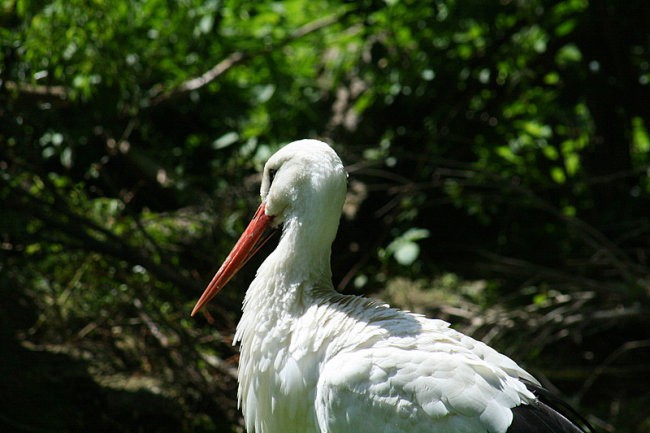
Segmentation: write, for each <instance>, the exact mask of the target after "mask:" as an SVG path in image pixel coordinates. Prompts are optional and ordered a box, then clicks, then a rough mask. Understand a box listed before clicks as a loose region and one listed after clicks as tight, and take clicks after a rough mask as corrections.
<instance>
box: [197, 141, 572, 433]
mask: <svg viewBox="0 0 650 433" xmlns="http://www.w3.org/2000/svg"><path fill="white" fill-rule="evenodd" d="M346 183H347V176H346V173H345V170H344V168H343V165H342V163H341V161H340V159H339V157H338V156H337V155H336V153H335V152H334V151H333V150H332V148H331V147H330V146H328V145H327V144H325V143H322V142H320V141H316V140H300V141H296V142H293V143H291V144H289V145H287V146H285V147H283V148H282V149H280V150H279V151H278V152H277V153H275V154H274V155H273V156H272V157H271V158H270V159H269V161H268V162H267V164H266V166H265V168H264V174H263V181H262V188H261V197H262V204H261V205H260V208H259V209H258V212H257V213H256V215H255V217H254V219H253V221H252V222H251V224H250V225H249V227H248V228H247V229H246V232H245V233H244V234H243V235H242V238H241V239H240V241H239V242H238V244H237V245H236V246H235V248H234V249H233V252H231V254H230V255H229V257H228V258H227V259H226V262H225V263H224V265H223V266H222V268H221V269H220V270H219V272H218V273H217V275H215V278H214V279H213V281H212V283H211V284H210V285H209V286H208V288H207V289H206V291H205V293H204V294H203V296H202V297H201V299H200V300H199V302H198V303H197V306H196V307H195V309H194V311H193V313H192V314H194V313H195V312H196V311H198V310H199V309H200V308H202V307H203V306H204V305H205V304H206V303H207V302H208V301H209V300H210V299H211V298H212V297H213V296H214V295H215V294H216V293H217V292H218V291H219V290H220V289H221V288H222V287H223V286H224V285H225V284H226V283H227V282H228V280H229V279H230V277H231V276H232V275H233V274H234V273H235V272H237V270H239V269H240V268H241V266H243V264H244V263H245V261H246V260H247V259H248V257H250V255H252V254H253V253H254V252H255V248H256V246H257V245H258V243H259V240H260V239H261V238H262V233H263V231H264V229H265V228H266V227H267V226H273V227H277V226H279V225H282V237H281V239H280V242H279V244H278V246H277V248H276V249H275V251H274V252H273V253H271V254H270V255H269V257H268V258H267V259H266V260H265V261H264V263H263V264H262V265H261V266H260V268H259V270H258V271H257V275H256V277H255V279H254V280H253V282H252V283H251V285H250V287H249V289H248V291H247V293H246V298H245V300H244V307H243V315H242V318H241V321H240V322H239V325H238V326H237V333H236V335H235V341H236V342H240V343H241V355H240V365H239V392H238V395H239V403H240V405H241V408H242V411H243V415H244V420H245V424H246V429H247V430H248V432H249V433H253V432H256V433H407V432H410V433H424V432H427V433H433V432H440V433H479V432H481V433H482V432H490V433H504V432H506V431H508V432H511V430H508V429H509V427H510V426H511V424H512V423H513V413H514V412H513V410H512V409H513V408H516V407H520V406H525V405H534V404H535V405H536V404H538V403H539V402H538V398H537V396H536V395H534V394H533V392H531V390H529V389H528V387H527V386H526V383H525V381H528V382H529V383H531V384H533V385H539V384H538V382H537V381H536V380H535V379H534V378H533V377H532V376H531V375H530V374H528V373H527V372H526V371H524V370H523V369H522V368H520V367H519V366H518V365H517V364H516V363H515V362H514V361H512V360H511V359H510V358H508V357H506V356H504V355H501V354H499V353H498V352H496V351H495V350H494V349H492V348H490V347H488V346H487V345H485V344H483V343H481V342H479V341H476V340H474V339H472V338H470V337H468V336H466V335H463V334H461V333H459V332H457V331H454V330H453V329H451V328H449V324H448V323H446V322H444V321H441V320H432V319H427V318H425V317H423V316H420V315H417V314H413V313H409V312H405V311H400V310H396V309H393V308H390V307H388V306H387V305H383V304H380V303H377V302H375V301H372V300H369V299H366V298H361V297H357V296H343V295H341V294H339V293H337V292H336V291H335V290H334V287H333V285H332V281H331V270H330V254H331V253H330V251H331V244H332V242H333V240H334V237H335V235H336V231H337V228H338V221H339V218H340V214H341V208H342V206H343V201H344V199H345V193H346ZM522 379H523V380H524V382H522ZM531 407H532V406H531ZM558 416H560V417H561V418H562V416H561V415H558ZM563 419H564V418H563ZM566 422H567V423H568V424H567V425H566V426H564V428H565V429H566V430H561V431H567V432H573V431H575V432H579V431H581V430H579V429H578V428H577V427H576V426H575V425H574V424H573V423H571V422H569V421H568V420H567V421H566ZM519 431H537V430H521V429H520V430H519ZM538 431H540V432H542V431H559V430H538Z"/></svg>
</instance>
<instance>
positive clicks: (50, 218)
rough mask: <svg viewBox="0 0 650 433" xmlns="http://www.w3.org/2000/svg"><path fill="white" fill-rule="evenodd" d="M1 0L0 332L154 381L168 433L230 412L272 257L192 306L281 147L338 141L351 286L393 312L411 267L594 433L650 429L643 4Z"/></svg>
mask: <svg viewBox="0 0 650 433" xmlns="http://www.w3.org/2000/svg"><path fill="white" fill-rule="evenodd" d="M1 8H2V12H1V14H0V47H1V50H0V59H1V60H2V63H1V65H2V66H1V67H0V116H1V120H0V122H1V123H0V124H1V125H2V127H1V128H0V179H1V180H0V200H2V203H3V206H2V207H1V208H0V236H2V240H1V253H2V262H1V264H0V281H1V282H2V290H3V292H5V293H4V296H3V298H5V299H7V300H8V301H7V303H6V304H4V305H2V306H0V313H3V314H2V316H4V317H3V319H2V322H0V324H2V325H3V326H4V327H5V329H6V332H5V331H3V332H2V336H3V341H13V342H15V341H19V342H20V343H21V344H22V346H21V347H22V348H23V349H24V348H29V349H30V350H32V351H39V350H40V351H45V352H47V353H50V352H52V351H55V350H56V351H59V352H62V353H65V354H67V355H69V356H70V357H71V359H75V360H83V362H84V363H86V364H84V365H87V366H88V367H87V368H88V371H89V373H90V375H91V376H92V380H93V382H94V383H98V384H100V385H101V387H102V388H101V389H103V390H104V391H102V392H107V391H106V389H108V388H110V386H106V385H107V384H111V383H114V382H113V380H112V379H113V378H117V377H130V378H134V377H141V378H146V379H151V381H148V382H147V381H145V382H146V385H142V386H141V387H139V388H137V389H138V390H141V391H142V390H144V391H147V392H149V391H151V390H152V389H155V390H157V391H151V392H154V393H158V394H156V395H160V396H162V397H161V398H162V399H163V400H164V401H165V402H166V403H165V404H168V403H169V402H172V403H169V404H172V405H173V407H174V408H175V409H174V410H175V411H177V412H178V413H179V416H178V417H177V418H174V419H173V420H170V421H169V425H168V428H169V429H170V431H171V430H175V431H178V430H197V431H198V430H201V431H202V430H211V429H212V430H214V429H215V428H221V429H226V428H228V429H233V430H234V429H236V428H237V427H236V425H237V423H238V415H237V410H236V404H235V403H234V395H235V394H236V391H235V387H236V385H235V383H234V379H233V376H232V372H233V368H234V366H235V360H234V358H233V356H234V352H233V349H232V348H231V347H230V346H229V344H228V343H229V338H230V337H229V336H230V335H231V333H232V329H233V327H234V324H235V323H236V321H237V314H236V313H234V312H235V311H238V310H239V303H240V300H241V297H242V296H243V290H244V288H245V287H246V281H248V279H249V278H248V279H247V277H250V276H251V275H252V273H253V272H254V268H255V266H254V265H250V266H248V268H246V270H245V272H246V273H247V274H244V275H242V277H241V278H240V279H239V280H238V282H236V283H235V284H233V285H232V286H234V287H231V288H230V290H229V291H226V292H224V293H222V294H220V295H219V301H218V302H214V303H213V304H215V305H213V306H212V307H211V309H212V311H213V312H215V315H214V318H212V317H211V316H210V321H211V322H212V327H208V326H204V325H203V323H204V321H202V320H190V319H189V317H188V314H187V313H188V311H189V310H190V309H191V306H192V305H193V302H194V301H195V300H196V297H197V294H198V293H199V291H200V290H201V288H202V287H203V284H204V283H205V281H206V280H207V278H208V277H209V274H210V272H212V271H214V268H215V266H216V265H218V263H216V262H217V261H218V260H219V258H220V257H223V256H224V255H225V253H226V252H227V249H228V248H229V247H230V246H231V244H232V242H233V239H234V238H235V237H236V236H237V235H238V233H239V232H240V231H241V229H242V228H243V224H244V222H245V220H246V218H247V217H248V216H249V215H250V212H251V209H253V208H254V207H255V201H256V190H257V187H258V180H259V179H258V177H257V176H256V175H255V173H256V172H257V171H258V170H259V169H260V168H261V166H262V164H263V162H264V161H265V159H266V158H267V157H268V156H269V155H270V154H271V153H272V152H273V150H275V149H277V148H278V147H279V146H280V145H282V144H283V143H286V142H288V141H291V140H293V139H296V138H301V137H321V138H322V137H327V138H328V139H331V140H333V143H334V145H335V147H336V148H337V150H339V152H340V153H341V155H342V157H343V159H344V160H345V161H346V163H348V164H349V171H350V174H351V182H350V200H349V202H348V206H349V208H346V212H345V215H346V216H345V218H344V219H343V221H342V224H341V233H340V236H339V239H338V240H337V241H336V243H335V249H336V251H338V254H337V253H335V255H334V256H335V263H334V269H335V276H334V277H335V281H337V282H338V281H340V288H341V289H342V290H344V291H348V292H350V291H359V292H364V293H377V292H378V290H379V288H380V287H383V286H388V288H389V290H388V291H387V292H383V293H382V292H379V296H385V297H389V298H394V299H395V300H396V301H397V302H398V303H399V300H398V298H395V297H394V296H393V294H392V293H393V292H391V290H392V288H394V287H396V286H399V287H403V286H408V285H409V284H408V283H406V282H409V281H410V282H412V286H413V287H410V288H408V289H405V290H407V292H408V293H411V292H410V291H414V292H413V293H416V295H413V296H415V298H408V297H407V298H408V299H417V300H418V301H417V302H418V303H422V304H423V305H424V304H426V305H429V304H428V303H427V302H428V301H426V299H429V298H430V296H433V298H432V299H434V300H435V301H436V302H438V301H444V302H448V303H450V304H453V305H451V306H449V307H448V308H443V307H435V302H434V303H433V304H431V306H428V307H423V306H421V308H422V309H423V310H425V311H427V312H430V313H433V314H438V315H441V316H443V317H446V318H449V319H450V320H453V321H454V322H457V323H459V326H464V327H465V329H466V330H468V331H470V332H473V333H475V335H478V336H483V337H484V338H486V339H487V340H490V341H492V342H493V343H494V344H496V345H500V346H501V347H502V348H506V350H509V351H510V353H513V354H517V355H518V357H519V359H523V360H526V361H527V362H528V363H529V364H530V365H531V366H537V368H541V366H545V367H546V368H543V369H542V370H540V371H543V373H544V374H545V375H547V376H548V377H549V378H550V379H551V380H552V381H553V382H559V383H561V384H562V385H563V386H564V387H565V390H566V391H565V392H568V393H573V394H574V395H575V396H576V398H577V399H578V401H576V402H577V403H579V404H580V405H582V406H584V407H586V408H588V409H589V413H592V414H594V415H593V416H594V417H595V416H596V414H598V417H599V418H598V419H596V421H597V423H598V424H599V427H601V429H602V430H604V431H612V430H613V427H612V425H618V431H641V430H642V429H643V428H644V427H643V426H644V425H645V426H646V428H647V425H648V423H649V421H648V419H647V415H639V414H640V413H641V414H642V413H644V412H643V411H637V412H636V413H635V412H634V411H632V410H630V411H629V412H628V411H627V410H626V407H628V406H629V407H630V408H634V407H637V406H638V407H645V405H647V403H648V402H647V401H645V400H643V397H640V396H638V395H635V393H633V392H631V391H630V389H629V388H628V385H634V386H638V381H635V378H634V377H633V376H632V375H631V374H630V373H629V372H630V371H635V370H634V369H637V370H638V374H639V375H645V376H647V365H648V364H647V362H641V361H643V360H645V361H647V359H648V355H649V353H648V345H647V344H645V345H644V344H643V342H644V341H645V342H647V339H648V335H647V331H644V330H647V329H649V328H648V323H647V322H648V319H647V317H650V316H648V292H649V287H650V283H649V282H648V275H650V272H649V267H648V263H647V257H648V256H649V254H650V224H649V223H648V218H647V216H648V208H649V207H650V206H649V205H650V180H649V175H650V169H649V164H650V158H649V157H648V152H649V151H650V138H649V136H648V128H649V126H648V122H649V120H650V106H648V104H647V101H648V100H650V98H649V96H650V95H649V93H650V92H649V86H650V66H649V64H648V61H647V56H648V52H649V50H650V39H648V35H647V30H646V29H648V28H650V26H649V24H650V23H649V22H648V17H649V16H650V13H648V12H649V11H648V6H647V5H646V4H645V3H644V2H643V1H641V0H633V1H628V2H624V3H620V4H618V3H614V2H604V1H592V2H590V1H588V0H570V1H563V2H552V1H541V0H534V1H527V2H523V1H502V2H481V1H469V2H462V3H461V2H457V1H455V0H444V1H443V0H438V1H435V2H414V1H408V0H404V1H392V0H391V1H388V0H386V1H377V0H361V1H357V2H326V1H320V0H316V1H311V2H304V1H298V0H288V1H284V2H274V1H260V2H243V1H239V0H223V1H218V0H205V1H197V0H184V1H181V2H163V1H159V0H138V1H128V2H127V1H125V0H117V1H113V2H110V3H109V2H106V1H102V0H94V1H91V2H82V1H79V0H65V1H64V0H51V1H28V0H13V1H12V0H8V1H5V2H3V3H2V4H1ZM427 287H433V289H432V290H430V289H425V288H427ZM237 288H238V289H237ZM427 290H429V292H427ZM422 291H424V294H421V293H420V292H422ZM442 292H445V293H448V295H447V296H443V295H440V293H442ZM427 293H428V294H427ZM429 295H430V296H429ZM404 302H405V303H406V305H407V306H409V307H411V306H410V305H408V304H409V302H411V301H408V302H407V301H404ZM454 305H455V306H456V307H454ZM463 311H464V313H463ZM468 312H469V313H468ZM206 335H207V337H206ZM16 350H19V349H16ZM16 353H21V352H16ZM557 354H561V356H557ZM550 366H553V367H554V368H550ZM553 371H555V372H559V373H556V375H555V376H553ZM593 371H595V372H596V373H594V374H592V373H591V372H593ZM570 372H574V373H570ZM576 372H577V373H576ZM215 377H218V378H219V379H217V380H215ZM585 381H586V382H587V385H585V387H583V388H580V386H579V385H578V384H579V383H581V382H585ZM117 382H118V383H121V381H119V380H118V381H117ZM127 382H128V381H127ZM151 383H153V384H154V385H151ZM113 386H116V385H113ZM122 388H125V389H126V388H128V387H127V386H126V385H125V386H123V387H122ZM587 390H588V391H590V392H589V393H587V392H586V391H587ZM0 394H1V391H0ZM102 395H104V394H102ZM106 395H107V397H106V398H112V397H111V396H112V395H113V394H106ZM0 401H1V400H0ZM602 401H609V402H611V405H608V404H603V403H602ZM619 406H620V409H616V408H618V407H619ZM93 410H96V408H94V409H93ZM106 410H108V409H106ZM161 410H164V411H168V410H169V409H168V407H167V406H165V407H164V409H161ZM107 413H108V412H107ZM107 416H110V414H109V415H107ZM145 416H146V415H145V414H131V415H129V416H128V417H126V418H124V419H129V420H130V422H126V421H125V422H124V423H123V424H119V423H118V424H111V425H112V427H114V428H118V429H119V430H121V431H131V430H136V428H135V427H134V426H133V424H138V423H144V422H145V421H144V418H143V417H145ZM138 417H140V418H138ZM594 419H595V418H594ZM33 422H35V421H34V417H33V415H28V414H25V415H22V412H20V411H17V412H15V413H14V414H10V413H0V425H3V431H4V424H6V425H7V426H8V427H13V430H19V431H21V429H20V428H18V427H17V426H31V427H33V428H35V429H45V430H47V429H48V428H49V427H48V426H47V425H46V424H38V425H36V424H31V423H33ZM70 422H71V423H74V422H77V421H70ZM644 423H645V424H644ZM107 425H109V424H107ZM142 425H144V424H142ZM225 426H228V427H225ZM59 427H60V429H62V430H66V429H67V430H76V429H78V428H77V427H70V426H57V428H59ZM106 428H107V429H108V428H109V427H106ZM152 428H159V427H152ZM224 431H225V430H224Z"/></svg>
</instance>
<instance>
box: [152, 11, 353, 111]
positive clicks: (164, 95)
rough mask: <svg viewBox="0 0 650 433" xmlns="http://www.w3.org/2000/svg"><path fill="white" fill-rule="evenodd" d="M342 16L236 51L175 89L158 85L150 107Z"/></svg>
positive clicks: (325, 19)
mask: <svg viewBox="0 0 650 433" xmlns="http://www.w3.org/2000/svg"><path fill="white" fill-rule="evenodd" d="M341 16H342V14H340V13H339V14H334V15H330V16H327V17H323V18H319V19H317V20H314V21H312V22H309V23H307V24H305V25H303V26H302V27H299V28H298V29H296V30H295V31H294V32H293V33H291V34H290V35H289V36H288V37H286V38H285V39H283V40H281V41H279V42H277V43H275V44H270V45H268V46H265V47H264V48H261V49H259V50H256V51H235V52H233V53H230V54H229V55H228V56H226V57H225V58H224V59H223V60H221V61H220V62H218V63H217V64H216V65H214V66H213V67H212V68H210V69H208V70H207V71H205V72H204V73H202V74H201V75H199V76H198V77H193V78H190V79H188V80H186V81H184V82H182V83H181V84H180V85H178V86H177V87H175V88H173V89H169V90H165V86H164V84H156V85H155V86H153V87H152V89H151V91H150V92H149V93H150V95H151V96H150V100H149V104H150V105H158V104H160V103H162V102H166V101H168V100H170V99H174V98H177V97H179V96H181V95H184V94H186V93H189V92H191V91H194V90H199V89H201V88H203V87H205V86H206V85H208V84H210V83H211V82H213V81H214V80H216V79H217V78H219V77H220V76H221V75H223V74H224V73H226V72H227V71H229V70H230V69H232V68H233V67H234V66H236V65H239V64H241V63H243V62H245V61H246V60H248V59H250V58H252V57H254V56H256V55H259V54H264V53H269V52H272V51H273V50H276V49H278V48H281V47H284V46H286V45H288V44H290V43H291V42H294V41H296V40H298V39H300V38H303V37H305V36H307V35H309V34H311V33H314V32H317V31H319V30H321V29H323V28H325V27H328V26H330V25H332V24H335V23H337V22H339V20H340V19H341Z"/></svg>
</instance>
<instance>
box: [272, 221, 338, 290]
mask: <svg viewBox="0 0 650 433" xmlns="http://www.w3.org/2000/svg"><path fill="white" fill-rule="evenodd" d="M327 223H328V222H327V221H314V220H309V221H305V220H304V219H303V220H301V219H297V218H288V219H287V221H285V223H284V227H283V230H282V237H281V238H280V242H279V244H278V246H277V248H276V250H275V251H274V252H273V255H274V256H275V257H274V259H275V260H276V261H277V263H278V265H279V266H280V268H279V269H281V270H282V273H283V274H284V276H285V277H287V278H288V279H289V280H291V281H292V282H294V283H305V282H306V283H310V284H311V285H319V286H321V287H322V286H325V287H326V286H331V284H332V271H331V265H330V258H331V249H332V242H333V241H334V236H335V235H336V228H337V227H338V221H336V222H334V224H333V229H328V227H327ZM331 226H332V223H330V227H331Z"/></svg>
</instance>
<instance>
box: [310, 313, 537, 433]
mask: <svg viewBox="0 0 650 433" xmlns="http://www.w3.org/2000/svg"><path fill="white" fill-rule="evenodd" d="M427 322H430V323H423V325H435V327H436V329H434V330H430V332H426V331H427V330H426V326H425V329H424V332H422V333H420V334H419V335H418V336H417V337H416V338H403V337H392V338H388V339H387V340H382V341H378V342H376V343H375V344H373V345H372V346H371V347H367V348H364V349H361V350H359V349H358V348H356V349H355V350H351V351H349V352H346V351H342V352H340V353H339V354H337V355H336V356H335V357H333V358H331V359H330V360H329V361H327V362H326V364H325V365H324V366H323V368H322V370H321V375H320V380H319V383H318V387H317V395H316V398H317V400H316V410H317V417H318V422H319V425H320V427H321V431H323V432H329V433H339V432H357V433H365V432H367V433H376V432H384V433H403V432H411V433H424V432H427V433H430V432H443V433H444V432H451V431H453V432H458V433H463V432H465V433H476V432H491V433H504V432H505V431H506V430H507V428H508V426H510V424H511V423H512V420H513V413H512V410H511V408H513V407H516V406H519V405H522V404H528V403H530V402H533V401H535V397H534V395H533V394H532V393H531V392H530V391H529V390H528V389H527V388H526V386H525V385H524V384H523V383H522V382H521V381H520V380H519V378H520V376H524V377H525V378H527V379H528V378H530V379H532V377H530V375H528V374H527V373H526V372H525V371H524V370H522V369H520V368H519V367H518V366H517V365H516V364H515V363H514V362H513V361H511V360H510V359H509V358H507V357H505V356H503V355H500V354H498V353H497V352H496V351H494V350H493V349H491V348H489V347H488V346H486V345H484V344H483V343H480V342H478V341H476V340H473V339H471V338H469V337H467V336H464V335H462V334H460V333H457V332H455V331H453V330H451V329H449V328H447V327H446V323H444V322H440V321H427ZM434 322H435V323H434ZM441 324H443V325H444V326H443V325H441ZM532 380H534V379H532Z"/></svg>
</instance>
